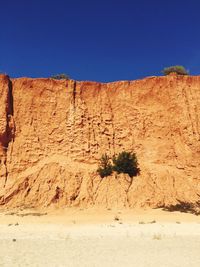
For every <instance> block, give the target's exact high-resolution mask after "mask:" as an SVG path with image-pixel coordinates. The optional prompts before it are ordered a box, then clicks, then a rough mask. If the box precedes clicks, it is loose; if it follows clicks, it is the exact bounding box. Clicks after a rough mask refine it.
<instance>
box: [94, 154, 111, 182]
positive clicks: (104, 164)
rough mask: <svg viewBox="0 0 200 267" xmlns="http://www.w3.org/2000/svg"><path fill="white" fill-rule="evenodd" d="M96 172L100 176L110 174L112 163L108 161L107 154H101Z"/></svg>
mask: <svg viewBox="0 0 200 267" xmlns="http://www.w3.org/2000/svg"><path fill="white" fill-rule="evenodd" d="M97 172H98V174H99V175H100V176H101V178H104V177H106V176H109V175H111V174H112V165H111V163H110V158H109V157H108V155H107V154H104V155H102V157H101V159H100V164H99V168H98V169H97Z"/></svg>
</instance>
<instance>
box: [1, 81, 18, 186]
mask: <svg viewBox="0 0 200 267" xmlns="http://www.w3.org/2000/svg"><path fill="white" fill-rule="evenodd" d="M13 115H14V106H13V93H12V81H11V80H10V79H9V78H8V93H7V101H6V128H5V132H4V136H3V138H2V142H1V143H2V146H3V151H4V157H3V164H4V166H5V182H4V187H5V186H6V182H7V179H8V167H7V158H8V157H7V154H8V148H9V144H10V142H12V141H13V140H14V136H15V124H14V118H13Z"/></svg>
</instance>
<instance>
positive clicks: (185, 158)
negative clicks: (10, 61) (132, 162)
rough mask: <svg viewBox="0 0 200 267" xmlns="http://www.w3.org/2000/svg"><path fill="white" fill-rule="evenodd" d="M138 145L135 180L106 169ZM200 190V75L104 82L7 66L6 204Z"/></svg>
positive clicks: (2, 156)
mask: <svg viewBox="0 0 200 267" xmlns="http://www.w3.org/2000/svg"><path fill="white" fill-rule="evenodd" d="M123 150H128V151H135V152H136V154H137V156H138V160H139V164H140V169H141V174H140V175H139V176H137V177H135V178H134V179H133V180H132V179H130V178H129V177H128V176H127V175H118V176H117V175H116V174H113V175H112V176H110V177H107V178H104V179H101V178H100V177H99V176H98V175H97V174H96V169H97V164H98V159H99V158H100V157H101V155H102V154H103V153H105V152H106V153H107V154H109V155H110V156H112V155H113V154H114V153H118V152H121V151H123ZM199 200H200V77H191V76H167V77H150V78H146V79H143V80H137V81H132V82H128V81H125V82H123V81H122V82H114V83H108V84H101V83H96V82H75V81H72V80H69V81H66V80H61V81H57V80H53V79H28V78H20V79H13V80H12V81H10V79H9V78H8V77H7V76H0V204H1V205H2V206H5V207H16V206H25V207H30V206H31V207H32V206H34V207H39V206H48V205H50V204H54V205H58V206H60V207H61V206H72V205H73V206H74V205H82V206H83V205H84V206H88V205H101V206H102V205H103V206H106V207H113V206H118V207H135V206H138V207H141V206H150V207H159V206H167V205H171V204H172V205H175V204H177V203H178V202H179V201H183V202H190V203H196V202H197V201H199Z"/></svg>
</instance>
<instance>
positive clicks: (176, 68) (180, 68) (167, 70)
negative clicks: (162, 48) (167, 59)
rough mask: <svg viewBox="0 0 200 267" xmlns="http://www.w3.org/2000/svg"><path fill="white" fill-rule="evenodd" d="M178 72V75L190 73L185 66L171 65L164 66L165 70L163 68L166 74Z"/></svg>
mask: <svg viewBox="0 0 200 267" xmlns="http://www.w3.org/2000/svg"><path fill="white" fill-rule="evenodd" d="M173 72H174V73H176V74H178V75H188V74H189V72H188V71H187V70H186V69H185V68H184V67H183V66H178V65H177V66H171V67H167V68H164V70H162V73H163V74H164V75H169V74H170V73H173Z"/></svg>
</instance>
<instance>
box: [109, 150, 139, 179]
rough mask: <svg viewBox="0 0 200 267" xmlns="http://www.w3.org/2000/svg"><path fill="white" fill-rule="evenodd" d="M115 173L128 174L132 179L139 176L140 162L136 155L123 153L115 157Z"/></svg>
mask: <svg viewBox="0 0 200 267" xmlns="http://www.w3.org/2000/svg"><path fill="white" fill-rule="evenodd" d="M113 164H114V166H113V171H116V172H117V173H127V174H128V175H129V176H130V177H133V176H136V175H138V174H139V172H140V169H139V167H138V161H137V157H136V154H135V153H131V152H126V151H123V152H121V153H119V155H118V156H117V157H116V156H114V157H113Z"/></svg>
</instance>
